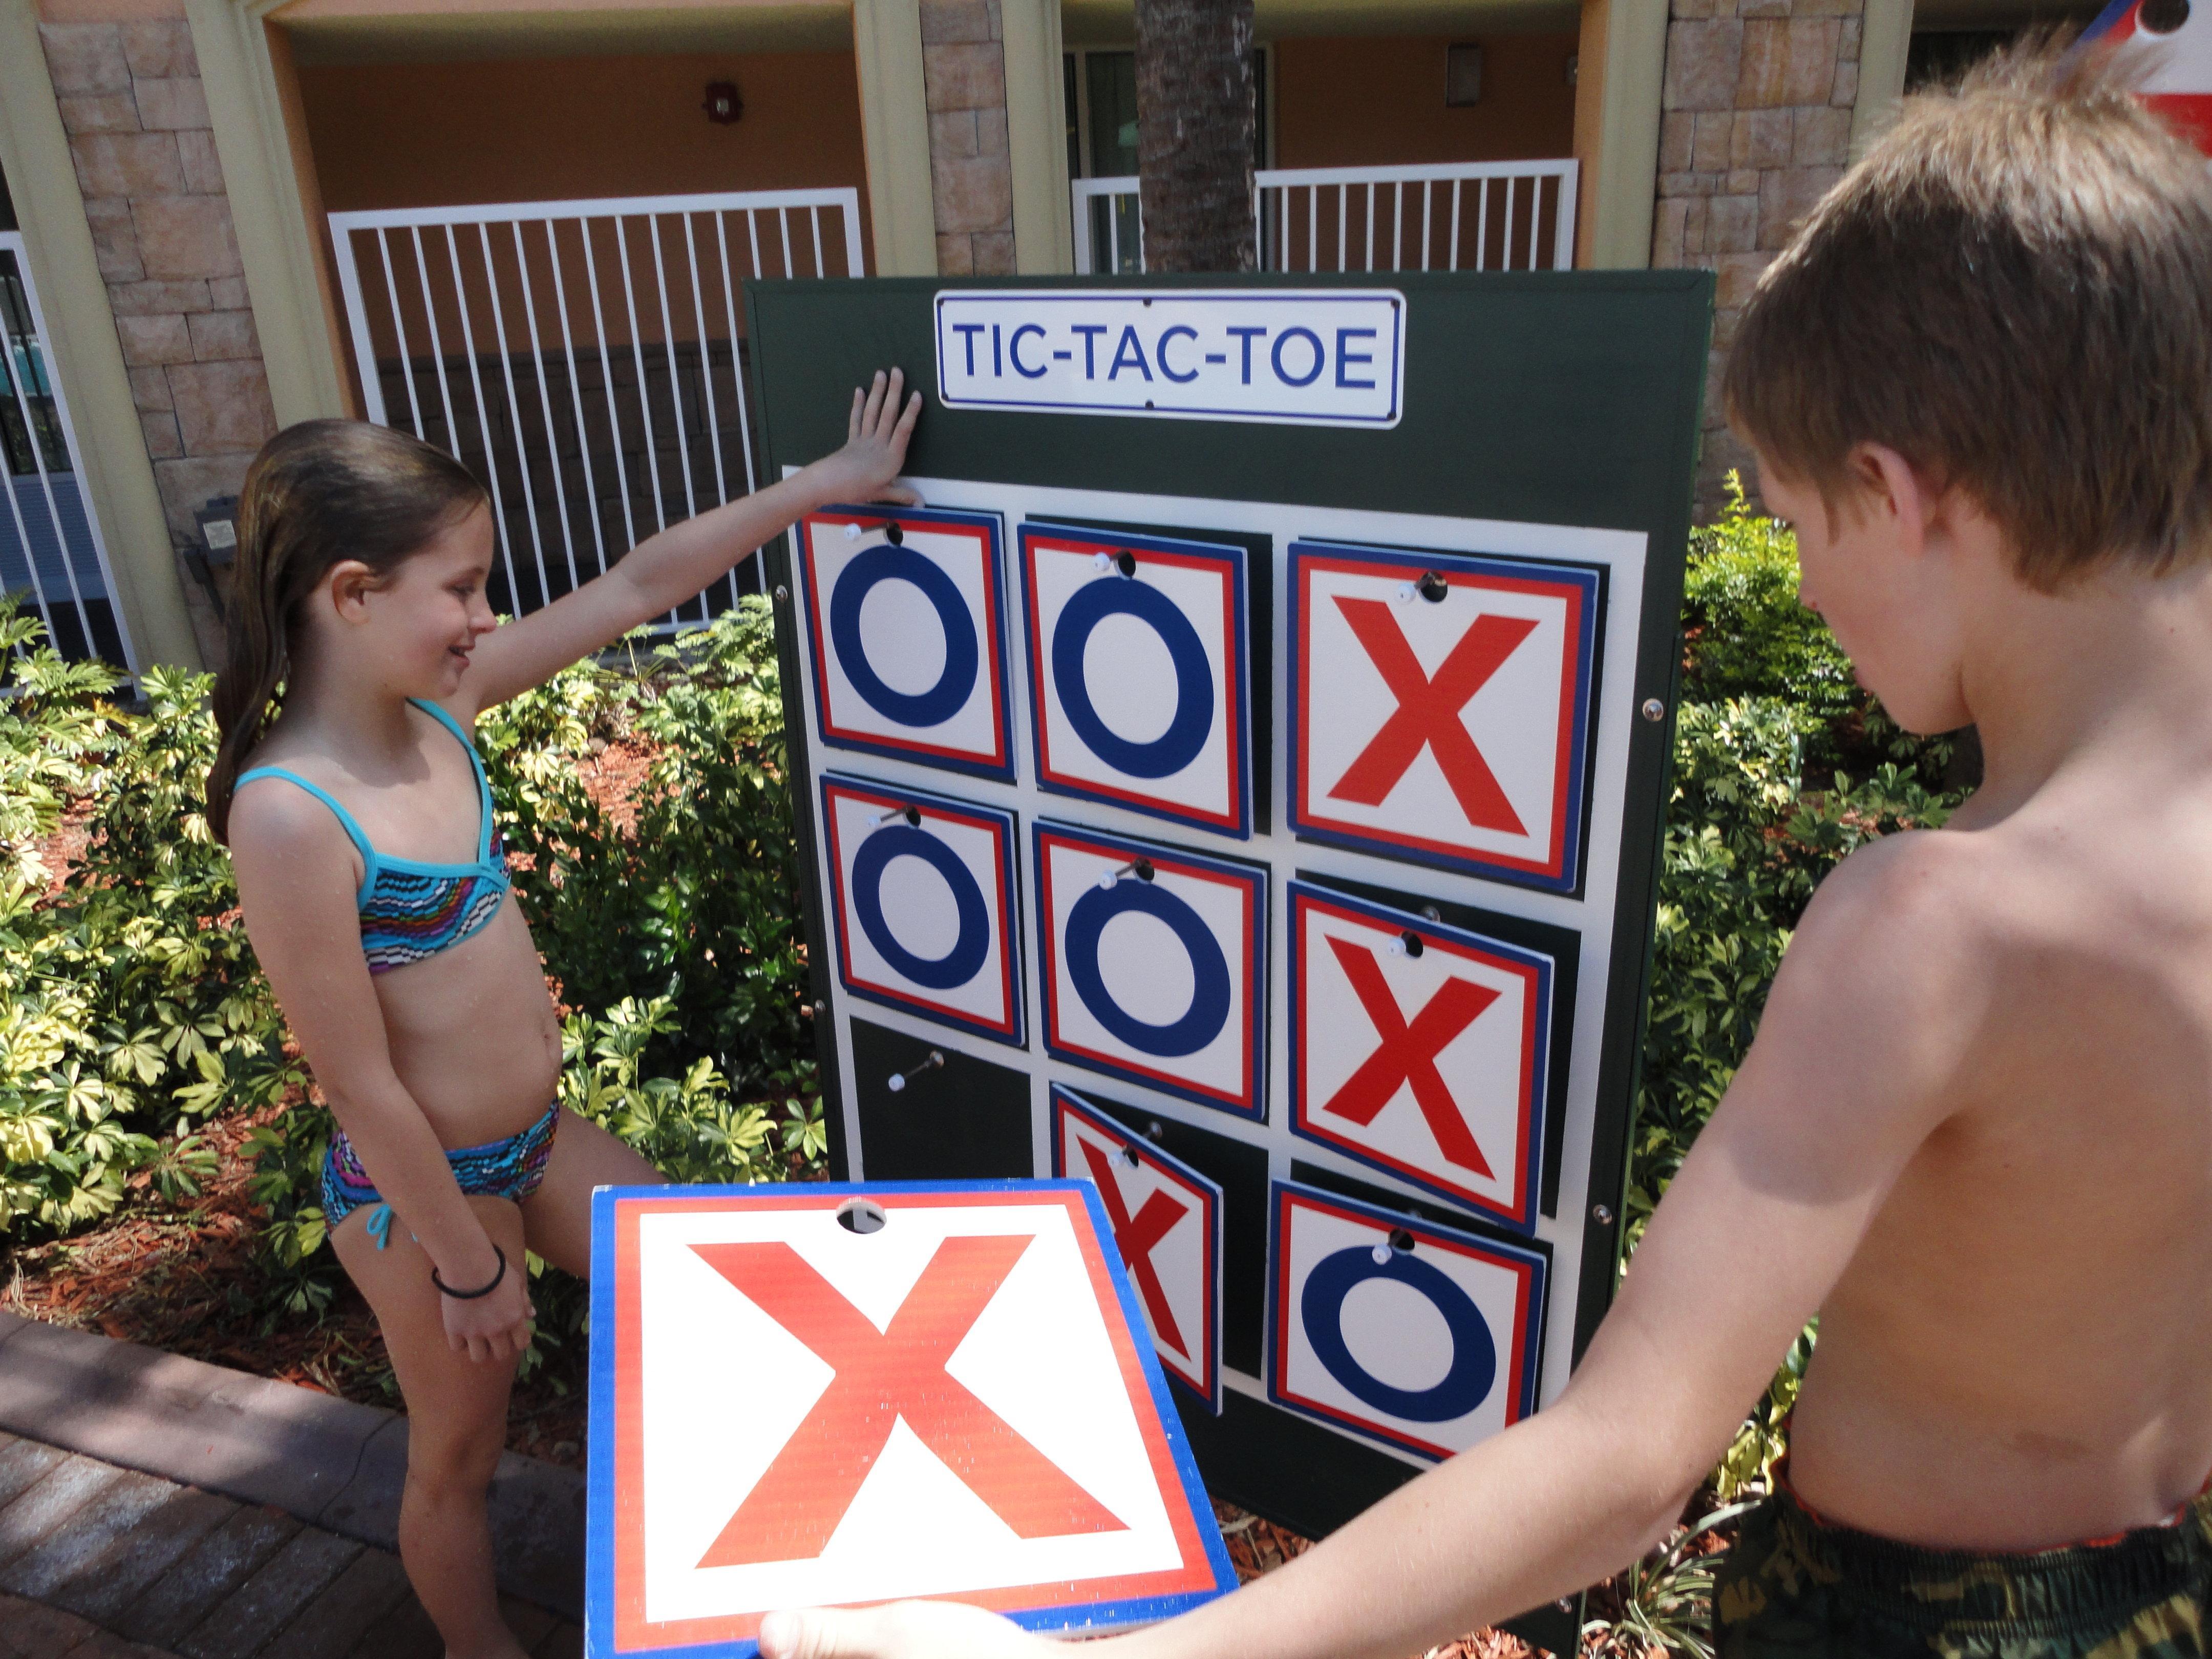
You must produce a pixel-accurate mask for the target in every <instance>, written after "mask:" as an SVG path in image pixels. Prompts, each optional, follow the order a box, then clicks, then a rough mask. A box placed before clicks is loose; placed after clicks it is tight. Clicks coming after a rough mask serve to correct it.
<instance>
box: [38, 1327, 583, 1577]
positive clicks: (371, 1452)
mask: <svg viewBox="0 0 2212 1659" xmlns="http://www.w3.org/2000/svg"><path fill="white" fill-rule="evenodd" d="M0 1429H5V1430H6V1431H8V1432H9V1433H11V1434H16V1435H21V1436H22V1437H24V1438H26V1439H29V1440H39V1441H43V1442H45V1443H46V1444H48V1445H52V1446H59V1447H61V1448H62V1449H64V1450H67V1451H73V1452H81V1453H82V1454H83V1455H85V1456H87V1457H94V1458H98V1459H100V1461H101V1462H107V1463H116V1464H120V1465H121V1466H123V1467H124V1468H132V1469H137V1470H140V1471H142V1472H143V1473H145V1474H154V1475H159V1476H161V1478H162V1479H164V1480H175V1481H179V1482H181V1483H183V1484H185V1485H186V1486H199V1487H202V1488H204V1489H205V1490H206V1491H209V1492H222V1493H223V1494H224V1495H225V1496H227V1497H230V1498H238V1499H240V1501H241V1502H244V1503H249V1504H269V1505H270V1506H272V1507H274V1508H276V1509H280V1510H283V1511H284V1512H285V1513H287V1514H289V1515H293V1516H298V1517H299V1518H300V1519H301V1520H302V1521H306V1522H310V1523H312V1524H313V1525H315V1526H318V1527H321V1528H325V1529H326V1530H328V1531H331V1532H334V1533H337V1534H340V1535H341V1536H343V1537H346V1538H351V1539H356V1540H357V1541H360V1542H362V1543H364V1544H373V1545H374V1546H376V1547H378V1548H380V1549H387V1550H389V1549H396V1548H398V1535H399V1493H400V1488H401V1486H403V1485H404V1482H405V1480H406V1475H407V1419H405V1418H404V1417H403V1416H401V1415H400V1414H399V1413H397V1412H391V1411H386V1410H383V1409H381V1408H380V1407H375V1406H356V1405H355V1404H353V1403H352V1402H351V1401H345V1400H337V1399H333V1398H332V1397H331V1396H330V1395H325V1394H319V1393H317V1392H316V1391H315V1390H313V1389H302V1388H297V1387H295V1386H294V1385H293V1384H291V1383H276V1382H271V1381H270V1380H269V1379H267V1378H265V1377H259V1376H248V1375H247V1374H246V1373H245V1372H243V1371H234V1370H229V1369H228V1368H227V1367H225V1366H222V1365H210V1364H205V1363H204V1362H203V1361H201V1360H197V1359H185V1358H180V1357H179V1356H178V1355H176V1354H170V1353H163V1352H161V1351H160V1350H159V1349H155V1348H148V1347H143V1346H140V1345H139V1344H137V1343H136V1342H118V1341H116V1340H113V1339H112V1338H109V1337H105V1336H94V1335H93V1334H90V1333H88V1332H85V1331H73V1330H69V1329H66V1328H63V1327H61V1326H58V1325H48V1324H45V1323H42V1322H40V1321H38V1320H33V1319H24V1318H21V1317H19V1316H16V1315H15V1314H9V1313H0ZM491 1529H492V1540H493V1547H494V1551H495V1559H496V1561H497V1565H498V1574H499V1585H500V1588H501V1589H502V1590H504V1591H506V1592H507V1594H508V1595H514V1596H519V1597H520V1598H521V1599H522V1600H524V1601H530V1602H533V1603H535V1604H536V1605H538V1606H539V1607H545V1608H548V1609H550V1611H552V1612H555V1613H564V1614H566V1615H567V1616H568V1617H569V1618H571V1619H580V1618H581V1617H582V1614H583V1600H584V1477H583V1476H582V1475H581V1474H578V1473H576V1472H575V1471H574V1470H573V1469H563V1468H556V1467H555V1466H554V1465H552V1464H550V1463H546V1462H540V1461H538V1459H536V1458H534V1457H520V1456H518V1455H515V1454H514V1453H513V1452H508V1453H507V1454H505V1455H502V1456H501V1459H500V1463H499V1471H498V1473H497V1474H495V1476H494V1477H493V1479H492V1489H491Z"/></svg>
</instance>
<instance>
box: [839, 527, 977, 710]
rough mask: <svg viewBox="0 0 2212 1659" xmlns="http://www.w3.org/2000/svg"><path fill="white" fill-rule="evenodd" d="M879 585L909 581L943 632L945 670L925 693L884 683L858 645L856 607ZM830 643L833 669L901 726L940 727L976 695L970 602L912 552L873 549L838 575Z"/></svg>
mask: <svg viewBox="0 0 2212 1659" xmlns="http://www.w3.org/2000/svg"><path fill="white" fill-rule="evenodd" d="M878 582H908V583H911V584H912V585H913V586H915V587H917V588H920V589H921V596H922V598H924V599H927V600H928V601H929V603H930V605H931V608H932V609H933V610H934V611H936V612H937V620H938V623H939V626H940V627H942V628H943V629H945V667H944V669H943V671H941V672H939V675H938V677H937V684H934V685H933V686H931V687H930V688H929V690H927V691H922V692H915V693H908V692H905V691H900V690H894V689H893V688H892V687H890V686H889V685H886V684H884V679H883V676H881V675H880V674H878V673H877V672H876V671H875V667H874V665H872V664H871V663H870V662H869V661H868V653H867V647H866V646H864V645H862V644H861V643H860V606H861V605H862V604H863V603H864V602H865V601H866V599H867V597H868V595H869V594H871V593H872V592H874V591H875V589H876V584H877V583H878ZM829 642H830V644H831V645H832V646H833V647H835V648H836V653H837V665H838V666H839V667H841V668H842V669H843V670H844V671H845V678H847V679H848V680H850V681H852V683H853V689H854V690H855V691H858V692H859V693H860V696H862V697H864V698H865V699H866V701H867V703H868V706H869V707H870V708H873V709H874V710H875V711H876V712H877V713H878V714H881V715H883V716H884V718H885V719H887V720H896V721H897V722H898V723H899V724H900V725H901V726H942V725H944V724H945V721H947V720H951V718H952V717H953V716H954V715H955V714H958V713H959V712H960V711H961V710H962V709H963V708H966V707H967V705H968V699H969V696H970V695H971V694H972V693H973V692H974V691H975V670H976V665H977V663H978V661H979V658H978V655H977V652H976V647H975V623H974V621H973V620H972V619H970V617H969V615H968V601H967V600H966V599H963V598H962V597H961V593H960V590H959V588H958V587H957V586H955V585H954V583H953V580H952V578H951V577H950V576H948V575H946V574H945V572H944V571H943V570H942V569H941V568H939V567H938V566H937V565H935V564H933V563H932V562H930V561H929V560H927V559H926V558H924V557H922V556H921V554H919V553H917V552H915V550H913V549H912V548H910V547H893V546H891V545H890V544H889V543H888V542H887V543H884V544H883V545H881V546H878V547H872V548H870V549H869V550H867V551H866V552H865V553H863V554H861V555H860V557H858V558H856V559H854V561H853V562H851V563H850V564H848V565H847V566H846V567H845V568H844V569H843V570H842V571H840V572H839V573H838V576H837V585H836V586H835V587H834V588H832V589H831V590H830V593H829Z"/></svg>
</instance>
